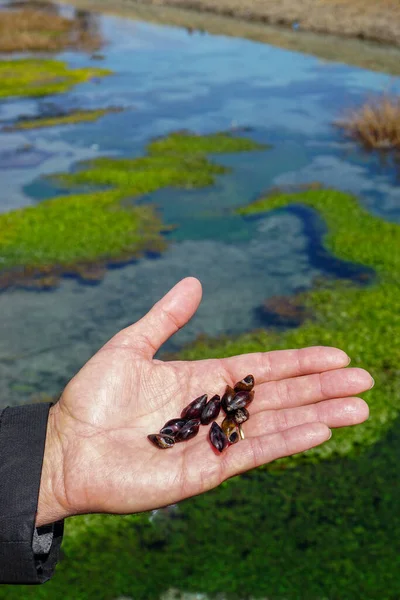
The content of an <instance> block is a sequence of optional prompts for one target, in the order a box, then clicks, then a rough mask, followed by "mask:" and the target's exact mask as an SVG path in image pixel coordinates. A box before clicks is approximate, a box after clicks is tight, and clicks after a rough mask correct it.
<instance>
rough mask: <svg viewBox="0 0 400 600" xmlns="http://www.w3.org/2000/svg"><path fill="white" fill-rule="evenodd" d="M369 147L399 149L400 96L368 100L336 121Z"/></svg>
mask: <svg viewBox="0 0 400 600" xmlns="http://www.w3.org/2000/svg"><path fill="white" fill-rule="evenodd" d="M336 125H338V126H339V127H341V128H342V129H344V131H345V132H346V133H347V134H348V135H349V136H350V137H352V138H353V139H355V140H356V141H358V142H360V143H361V144H362V145H363V146H365V147H366V148H369V149H374V148H375V149H381V150H382V149H383V150H391V149H400V98H397V97H395V98H390V97H388V96H383V97H382V98H380V99H378V100H375V101H369V102H366V103H365V104H364V106H362V107H361V108H359V109H358V110H355V111H353V112H352V113H350V114H349V115H348V117H347V118H345V119H344V120H342V121H339V122H338V123H336Z"/></svg>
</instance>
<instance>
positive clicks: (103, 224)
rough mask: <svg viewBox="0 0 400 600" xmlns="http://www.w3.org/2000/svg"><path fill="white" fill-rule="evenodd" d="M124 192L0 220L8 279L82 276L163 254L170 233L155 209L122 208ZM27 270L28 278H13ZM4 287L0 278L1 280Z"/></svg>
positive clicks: (0, 252) (60, 202)
mask: <svg viewBox="0 0 400 600" xmlns="http://www.w3.org/2000/svg"><path fill="white" fill-rule="evenodd" d="M121 199H122V194H121V192H120V191H118V190H117V191H109V192H94V193H92V194H80V195H79V194H78V195H71V196H65V197H60V198H54V199H50V200H46V201H44V202H41V203H40V204H38V205H37V206H34V207H32V206H29V207H27V208H23V209H20V210H16V211H12V212H9V213H6V214H3V215H0V256H1V263H2V266H3V269H5V271H6V276H4V275H3V279H4V277H5V279H6V280H7V279H8V277H11V278H16V279H17V280H18V278H19V277H20V276H23V275H29V274H32V273H35V272H36V271H38V272H40V270H41V269H43V270H44V272H45V273H48V272H51V268H50V271H49V267H51V266H53V267H54V269H55V272H56V273H57V272H58V271H59V270H60V269H63V270H67V271H68V270H72V271H77V272H81V271H82V270H84V269H83V268H84V266H85V265H87V264H90V263H99V262H100V263H101V262H102V261H106V262H108V261H113V260H115V259H118V260H121V259H124V258H132V257H133V256H136V255H138V254H140V253H141V252H143V251H144V250H146V249H163V248H164V247H165V242H164V241H163V238H162V237H161V235H160V231H161V230H162V229H165V227H163V225H162V222H161V221H160V219H159V218H158V217H157V215H156V214H155V212H154V209H153V208H152V207H150V206H141V207H138V206H129V207H127V206H124V207H123V206H122V205H121V203H120V201H121ZM13 267H14V268H16V267H20V268H21V267H23V273H20V271H17V272H15V273H13V272H11V273H10V272H9V271H7V270H10V269H12V268H13ZM0 281H1V277H0Z"/></svg>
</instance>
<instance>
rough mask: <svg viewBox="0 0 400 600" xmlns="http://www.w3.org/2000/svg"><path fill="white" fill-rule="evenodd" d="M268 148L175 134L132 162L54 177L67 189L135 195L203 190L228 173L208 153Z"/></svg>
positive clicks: (97, 164) (224, 137)
mask: <svg viewBox="0 0 400 600" xmlns="http://www.w3.org/2000/svg"><path fill="white" fill-rule="evenodd" d="M264 148H266V146H263V145H261V144H258V143H256V142H254V141H253V140H251V139H246V138H241V137H234V136H232V135H230V134H227V133H217V134H211V135H205V136H200V135H194V134H190V133H188V132H179V133H172V134H170V135H169V136H167V137H165V138H161V139H157V140H154V141H152V142H150V143H149V145H148V146H147V153H148V156H145V157H141V158H133V159H119V158H116V159H114V158H104V157H101V158H97V159H95V160H90V161H85V162H83V163H81V167H82V170H77V171H76V172H75V173H67V174H61V175H55V176H53V177H54V178H55V179H56V180H58V181H59V182H61V183H63V184H66V185H68V186H75V185H82V184H92V185H109V186H116V187H126V188H127V189H129V190H131V193H132V194H134V195H138V194H145V193H149V192H152V191H154V190H157V189H159V188H161V187H166V186H179V187H186V188H191V187H204V186H207V185H212V184H213V183H214V182H215V176H216V175H220V174H223V173H227V172H228V171H229V169H228V168H226V167H223V166H221V165H218V164H215V163H213V162H211V161H210V160H208V159H207V158H206V154H211V153H212V154H226V153H233V152H248V151H251V150H261V149H264Z"/></svg>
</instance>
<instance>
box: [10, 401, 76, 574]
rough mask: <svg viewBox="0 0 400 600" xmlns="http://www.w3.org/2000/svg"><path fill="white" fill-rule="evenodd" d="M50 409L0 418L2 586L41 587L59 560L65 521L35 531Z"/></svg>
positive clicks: (20, 410)
mask: <svg viewBox="0 0 400 600" xmlns="http://www.w3.org/2000/svg"><path fill="white" fill-rule="evenodd" d="M51 406H52V403H51V402H48V403H39V404H30V405H25V406H16V407H7V408H5V409H4V410H3V412H2V413H1V414H0V583H19V584H38V583H44V582H45V581H47V580H48V579H50V577H51V576H52V575H53V573H54V569H55V566H56V564H57V561H58V558H59V552H60V547H61V542H62V536H63V530H64V521H63V520H61V521H57V522H56V523H53V524H51V525H44V526H42V527H38V528H36V527H35V520H36V513H37V506H38V499H39V488H40V478H41V473H42V465H43V456H44V448H45V441H46V430H47V421H48V416H49V410H50V407H51Z"/></svg>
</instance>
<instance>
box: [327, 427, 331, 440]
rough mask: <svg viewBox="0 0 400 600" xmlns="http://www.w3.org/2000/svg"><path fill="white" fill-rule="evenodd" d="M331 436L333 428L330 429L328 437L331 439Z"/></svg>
mask: <svg viewBox="0 0 400 600" xmlns="http://www.w3.org/2000/svg"><path fill="white" fill-rule="evenodd" d="M331 437H332V429H330V430H329V437H328V440H330V439H331Z"/></svg>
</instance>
